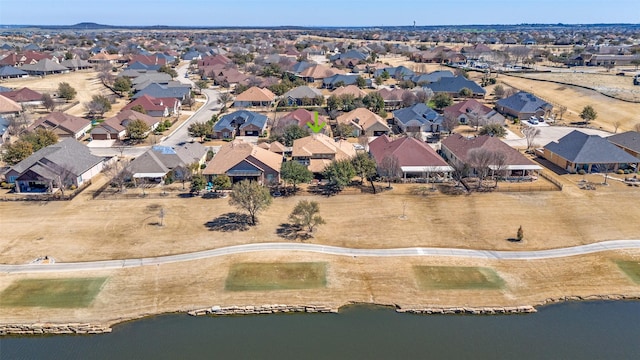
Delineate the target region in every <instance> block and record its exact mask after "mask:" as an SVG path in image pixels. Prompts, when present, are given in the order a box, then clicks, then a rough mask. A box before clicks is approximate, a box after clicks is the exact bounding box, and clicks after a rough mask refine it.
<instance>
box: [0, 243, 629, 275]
mask: <svg viewBox="0 0 640 360" xmlns="http://www.w3.org/2000/svg"><path fill="white" fill-rule="evenodd" d="M626 249H640V240H613V241H603V242H599V243H593V244H588V245H580V246H574V247H569V248H560V249H549V250H538V251H491V250H470V249H454V248H399V249H351V248H343V247H336V246H325V245H316V244H302V243H258V244H246V245H236V246H229V247H224V248H219V249H212V250H204V251H197V252H193V253H187V254H178V255H168V256H161V257H152V258H141V259H125V260H105V261H91V262H81V263H54V264H27V265H0V272H4V273H36V272H37V273H40V272H67V271H88V270H107V269H121V268H130V267H140V266H150V265H161V264H169V263H176V262H182V261H192V260H200V259H208V258H212V257H218V256H225V255H232V254H242V253H249V252H256V251H306V252H315V253H321V254H329V255H338V256H352V257H357V256H367V257H376V256H378V257H393V256H457V257H466V258H475V259H490V260H539V259H551V258H559V257H566V256H576V255H585V254H592V253H597V252H601V251H611V250H626Z"/></svg>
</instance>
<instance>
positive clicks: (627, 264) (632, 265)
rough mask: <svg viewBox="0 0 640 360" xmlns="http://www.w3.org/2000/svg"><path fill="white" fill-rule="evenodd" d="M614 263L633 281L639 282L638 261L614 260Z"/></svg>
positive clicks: (639, 267)
mask: <svg viewBox="0 0 640 360" xmlns="http://www.w3.org/2000/svg"><path fill="white" fill-rule="evenodd" d="M616 265H618V267H619V268H620V270H622V272H624V273H625V274H626V275H627V276H628V277H629V278H630V279H631V280H633V282H635V283H636V284H640V263H639V262H637V261H622V260H619V261H616Z"/></svg>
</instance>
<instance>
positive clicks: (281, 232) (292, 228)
mask: <svg viewBox="0 0 640 360" xmlns="http://www.w3.org/2000/svg"><path fill="white" fill-rule="evenodd" d="M276 235H278V236H280V237H281V238H283V239H286V240H293V241H295V240H297V239H300V241H306V240H309V239H311V238H312V237H313V236H312V235H311V234H309V233H308V232H306V231H303V230H302V228H301V227H300V226H298V225H294V224H288V223H283V224H280V226H279V227H278V229H276Z"/></svg>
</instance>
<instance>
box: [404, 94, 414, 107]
mask: <svg viewBox="0 0 640 360" xmlns="http://www.w3.org/2000/svg"><path fill="white" fill-rule="evenodd" d="M417 102H418V97H417V96H416V95H415V94H414V93H412V92H411V91H405V92H404V93H403V94H402V104H403V105H404V106H405V107H409V106H412V105H413V104H415V103H417Z"/></svg>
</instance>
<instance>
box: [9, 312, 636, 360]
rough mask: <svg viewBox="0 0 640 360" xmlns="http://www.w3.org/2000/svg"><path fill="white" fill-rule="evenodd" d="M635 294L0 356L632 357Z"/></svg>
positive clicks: (165, 332) (99, 340)
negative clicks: (526, 309) (532, 308)
mask: <svg viewBox="0 0 640 360" xmlns="http://www.w3.org/2000/svg"><path fill="white" fill-rule="evenodd" d="M639 339H640V302H594V303H565V304H557V305H551V306H547V307H544V308H541V309H539V312H538V313H534V314H525V315H414V314H401V313H396V312H395V311H394V310H393V309H391V308H383V307H373V306H351V307H348V308H344V309H342V310H341V312H340V313H339V314H275V315H254V316H253V315H252V316H229V317H205V316H203V317H191V316H188V315H186V314H170V315H162V316H156V317H151V318H146V319H142V320H138V321H133V322H129V323H125V324H121V325H116V326H115V327H114V331H113V333H111V334H103V335H89V336H40V337H23V338H18V337H4V338H0V359H3V360H4V359H213V358H217V359H220V358H223V359H639V358H640V341H639Z"/></svg>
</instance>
